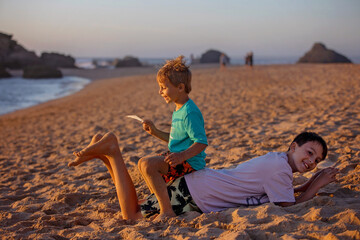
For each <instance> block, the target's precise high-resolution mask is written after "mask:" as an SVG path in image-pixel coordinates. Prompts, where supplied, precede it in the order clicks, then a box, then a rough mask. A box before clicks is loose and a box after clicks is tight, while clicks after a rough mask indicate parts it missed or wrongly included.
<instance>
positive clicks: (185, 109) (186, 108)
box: [181, 99, 201, 114]
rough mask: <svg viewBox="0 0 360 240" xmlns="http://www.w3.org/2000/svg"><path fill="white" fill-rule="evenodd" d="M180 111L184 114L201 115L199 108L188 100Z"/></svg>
mask: <svg viewBox="0 0 360 240" xmlns="http://www.w3.org/2000/svg"><path fill="white" fill-rule="evenodd" d="M181 109H182V112H184V113H185V114H187V113H191V112H199V113H201V111H200V109H199V107H198V106H197V105H196V104H195V103H194V101H193V100H191V99H189V100H188V101H187V102H186V103H185V104H184V106H183V107H182V108H181Z"/></svg>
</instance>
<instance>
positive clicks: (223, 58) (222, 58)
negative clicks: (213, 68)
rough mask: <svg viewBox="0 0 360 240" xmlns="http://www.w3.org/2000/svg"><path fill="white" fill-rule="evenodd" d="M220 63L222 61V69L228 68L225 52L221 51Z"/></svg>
mask: <svg viewBox="0 0 360 240" xmlns="http://www.w3.org/2000/svg"><path fill="white" fill-rule="evenodd" d="M219 63H220V70H222V71H223V70H226V65H227V64H228V62H227V58H226V56H225V54H224V53H221V55H220V57H219Z"/></svg>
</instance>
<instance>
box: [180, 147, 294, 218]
mask: <svg viewBox="0 0 360 240" xmlns="http://www.w3.org/2000/svg"><path fill="white" fill-rule="evenodd" d="M185 180H186V183H187V185H188V188H189V191H190V193H191V196H192V197H193V199H194V201H195V203H196V204H197V205H198V207H199V208H200V209H201V210H202V211H203V212H205V213H208V212H216V211H221V210H224V209H227V208H232V207H239V206H241V205H246V206H251V205H260V204H263V203H267V202H295V197H294V188H293V184H292V180H293V175H292V169H291V167H290V165H289V163H288V158H287V155H286V153H283V152H281V153H280V152H272V153H268V154H266V155H263V156H260V157H257V158H253V159H251V160H249V161H247V162H244V163H241V164H240V165H238V166H237V167H236V168H233V169H218V170H216V169H209V168H205V169H202V170H200V171H196V172H193V173H191V174H188V175H185Z"/></svg>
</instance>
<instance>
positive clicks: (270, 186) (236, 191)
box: [69, 132, 339, 219]
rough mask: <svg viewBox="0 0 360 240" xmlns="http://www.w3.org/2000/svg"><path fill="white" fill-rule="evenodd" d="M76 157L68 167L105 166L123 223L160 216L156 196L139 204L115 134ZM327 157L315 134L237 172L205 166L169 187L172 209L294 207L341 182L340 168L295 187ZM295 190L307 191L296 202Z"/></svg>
mask: <svg viewBox="0 0 360 240" xmlns="http://www.w3.org/2000/svg"><path fill="white" fill-rule="evenodd" d="M74 154H75V155H76V156H77V158H76V159H75V160H74V161H73V162H70V163H69V166H77V165H79V164H81V163H83V162H86V161H89V160H91V159H93V158H99V159H101V160H102V161H103V162H104V164H105V165H106V167H107V168H108V170H109V172H110V174H111V177H112V179H113V181H114V183H115V186H116V192H117V196H118V199H119V203H120V207H121V211H122V214H123V218H124V219H139V218H142V217H150V216H152V215H154V214H157V213H159V212H160V209H159V204H158V201H157V199H156V197H155V196H154V194H151V195H149V196H148V197H147V201H145V202H144V203H142V204H138V199H137V195H136V191H135V187H134V184H133V182H132V180H131V178H130V176H129V173H128V171H127V169H126V166H125V164H124V160H123V158H122V155H121V152H120V149H119V146H118V141H117V138H116V136H115V135H114V134H113V133H107V134H105V135H104V136H101V135H99V134H97V135H95V136H94V137H93V139H92V141H91V143H90V144H89V146H88V147H86V148H84V149H83V150H81V151H80V152H76V153H74ZM326 155H327V146H326V143H325V141H324V140H323V139H322V138H321V137H320V136H318V135H317V134H315V133H312V132H303V133H301V134H299V135H298V136H297V137H296V138H295V139H294V140H293V142H292V143H291V144H290V146H289V149H288V151H287V152H271V153H268V154H266V155H263V156H260V157H257V158H253V159H251V160H249V161H246V162H244V163H241V164H239V165H238V166H237V167H236V168H233V169H218V170H215V169H209V168H205V169H203V170H199V171H196V172H193V173H189V174H187V175H185V176H183V177H180V178H178V179H177V180H175V181H174V182H173V183H171V184H170V185H169V186H168V192H169V198H170V200H171V204H172V208H173V210H174V212H175V213H176V214H177V215H179V214H182V213H184V212H186V211H192V210H197V211H199V212H204V213H208V212H212V211H221V210H224V209H227V208H232V207H238V206H241V205H247V206H251V205H260V204H263V203H267V202H273V203H275V204H278V205H280V206H291V205H294V204H296V203H301V202H304V201H307V200H310V199H311V198H313V197H314V196H315V195H316V193H317V192H318V190H319V189H320V188H321V187H324V186H325V185H327V184H329V183H331V182H333V181H335V180H336V174H337V173H338V172H339V170H338V169H337V168H332V167H329V168H325V169H322V170H321V171H319V172H317V173H316V174H314V175H313V176H312V177H311V178H310V179H309V180H308V181H307V182H306V183H305V184H303V185H302V186H300V187H298V188H296V189H294V188H293V185H292V174H293V173H294V172H300V173H304V172H308V171H311V170H313V169H314V168H315V167H316V165H317V164H318V163H319V162H321V161H323V160H324V159H325V157H326ZM294 192H302V193H301V194H300V195H299V196H298V197H296V198H295V197H294Z"/></svg>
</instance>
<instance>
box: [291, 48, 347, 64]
mask: <svg viewBox="0 0 360 240" xmlns="http://www.w3.org/2000/svg"><path fill="white" fill-rule="evenodd" d="M297 63H351V61H350V60H349V59H348V58H347V57H345V56H343V55H341V54H339V53H337V52H335V51H333V50H330V49H327V48H326V46H325V45H324V44H322V43H315V44H314V46H313V47H312V49H311V50H310V51H308V52H307V53H305V55H304V56H303V57H301V58H300V59H299V60H298V61H297Z"/></svg>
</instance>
